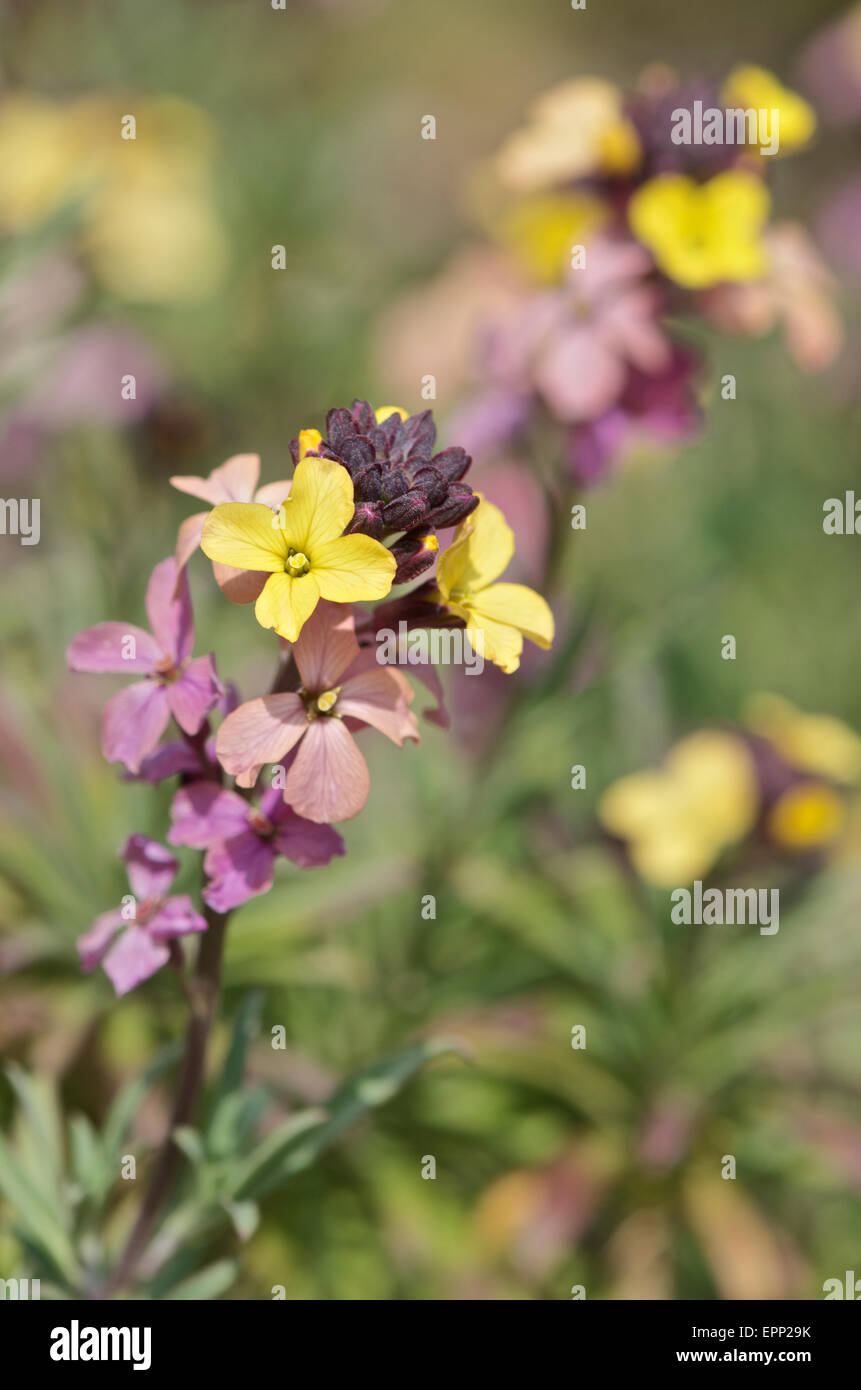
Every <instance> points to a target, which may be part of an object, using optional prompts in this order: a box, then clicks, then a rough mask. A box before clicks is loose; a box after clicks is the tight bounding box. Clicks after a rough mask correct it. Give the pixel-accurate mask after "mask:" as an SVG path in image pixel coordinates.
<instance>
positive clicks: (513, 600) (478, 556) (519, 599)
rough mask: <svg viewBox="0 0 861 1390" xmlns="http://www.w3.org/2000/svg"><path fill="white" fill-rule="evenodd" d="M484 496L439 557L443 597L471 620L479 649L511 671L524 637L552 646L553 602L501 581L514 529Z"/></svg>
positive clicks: (522, 586)
mask: <svg viewBox="0 0 861 1390" xmlns="http://www.w3.org/2000/svg"><path fill="white" fill-rule="evenodd" d="M477 496H478V497H479V498H481V500H480V502H479V504H478V506H477V507H476V509H475V511H474V512H471V513H470V515H469V516H468V517H466V518H465V520H463V521H462V522H461V523H460V525H459V526H458V528H457V530H456V531H455V533H454V540H453V541H452V543H451V545H450V546H449V547H448V549H447V550H445V551H444V552H443V553H442V555H441V556H440V558H439V561H438V563H437V570H436V582H437V588H438V598H439V600H440V602H442V603H443V604H445V606H446V607H447V608H448V609H449V612H451V613H454V614H456V615H457V617H458V618H462V619H463V621H464V622H465V623H466V634H467V637H468V638H469V640H470V643H471V645H472V647H473V648H474V649H475V651H477V652H479V653H480V654H481V655H482V656H486V657H487V659H488V660H489V661H492V662H494V663H495V665H497V666H501V667H502V669H503V671H505V672H506V674H508V675H510V674H511V672H512V671H516V670H517V668H518V666H519V665H520V653H521V652H522V651H523V639H524V637H528V638H529V640H530V642H534V643H535V644H536V646H538V647H543V648H544V649H545V651H546V650H548V648H549V647H550V646H551V644H552V642H553V633H554V623H553V614H552V613H551V611H550V606H549V604H547V603H546V602H545V600H544V599H543V598H542V597H541V595H540V594H536V592H535V590H534V589H529V588H527V586H526V585H525V584H495V583H494V582H493V581H494V580H495V579H497V578H498V577H499V575H500V574H502V572H503V570H504V569H505V568H506V566H507V565H508V563H509V561H510V560H511V557H512V556H513V554H514V533H513V532H512V530H511V527H510V526H509V525H508V523H507V522H506V520H505V517H504V516H503V515H502V512H501V511H500V510H499V508H498V507H495V506H494V505H493V503H492V502H487V501H485V499H484V498H483V497H481V493H478V494H477Z"/></svg>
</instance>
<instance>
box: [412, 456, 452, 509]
mask: <svg viewBox="0 0 861 1390" xmlns="http://www.w3.org/2000/svg"><path fill="white" fill-rule="evenodd" d="M413 487H420V488H421V489H422V492H426V493H427V499H428V506H430V507H439V506H441V505H442V503H443V502H444V501H445V500H446V498H447V497H448V483H447V482H446V480H445V478H444V477H443V475H442V474H441V473H439V472H438V471H437V469H436V468H433V467H431V465H430V464H425V466H424V467H423V468H418V469H416V471H415V473H414V474H413Z"/></svg>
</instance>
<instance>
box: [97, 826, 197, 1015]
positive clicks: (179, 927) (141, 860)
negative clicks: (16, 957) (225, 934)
mask: <svg viewBox="0 0 861 1390" xmlns="http://www.w3.org/2000/svg"><path fill="white" fill-rule="evenodd" d="M120 858H121V859H124V860H125V863H126V867H127V869H128V876H129V886H130V888H131V890H132V894H133V895H134V901H133V902H132V903H125V904H124V905H123V907H118V908H115V909H114V910H113V911H111V912H103V913H102V915H101V916H100V917H97V918H96V920H95V922H94V923H93V925H92V926H91V927H90V930H89V931H88V932H85V933H84V935H83V936H81V937H79V939H78V954H79V956H80V958H81V966H82V968H83V969H84V970H85V971H86V972H87V973H89V972H90V971H91V970H94V969H95V967H96V966H97V965H103V966H104V970H105V974H106V975H107V976H108V978H109V979H110V981H111V984H112V985H113V987H114V989H115V990H116V992H117V994H127V993H128V991H129V990H130V989H134V988H135V986H136V985H139V984H140V983H141V982H142V981H143V980H148V979H149V977H150V976H151V975H154V974H155V972H156V971H157V970H160V969H161V967H162V966H163V965H166V964H167V962H168V960H169V959H170V943H171V942H172V941H174V940H175V939H176V938H177V937H178V936H186V935H188V933H190V932H201V931H206V927H207V923H206V919H205V918H203V917H201V915H200V913H199V912H196V911H195V908H194V905H193V903H192V901H191V898H190V897H189V896H188V894H187V893H182V894H179V895H178V896H175V897H168V889H169V888H170V885H171V884H172V883H173V880H174V878H175V877H176V871H177V869H178V868H179V864H178V862H177V860H176V859H174V857H173V855H172V854H171V853H170V851H169V850H167V849H165V847H164V846H163V845H160V844H159V843H158V842H157V841H156V840H150V839H148V838H147V836H146V835H130V836H129V838H128V839H127V840H126V843H125V845H124V846H123V848H122V850H121V852H120ZM123 928H125V930H123V933H122V936H121V937H120V939H119V940H118V941H116V942H114V937H115V936H116V934H117V932H118V931H120V930H122V929H123ZM112 943H113V944H112Z"/></svg>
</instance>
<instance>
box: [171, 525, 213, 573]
mask: <svg viewBox="0 0 861 1390" xmlns="http://www.w3.org/2000/svg"><path fill="white" fill-rule="evenodd" d="M208 516H209V512H195V513H194V516H187V517H186V518H185V521H183V522H182V523H181V524H180V528H179V530H178V531H177V533H176V549H175V550H174V552H173V558H174V560H175V561H176V568H177V573H179V571H180V570H183V569H185V566H186V565H187V564H188V562H189V560H190V559H191V557H192V555H193V554H194V552H195V550H197V547H198V546H199V545H200V538H201V536H202V535H203V523H204V522H205V521H206V518H207V517H208Z"/></svg>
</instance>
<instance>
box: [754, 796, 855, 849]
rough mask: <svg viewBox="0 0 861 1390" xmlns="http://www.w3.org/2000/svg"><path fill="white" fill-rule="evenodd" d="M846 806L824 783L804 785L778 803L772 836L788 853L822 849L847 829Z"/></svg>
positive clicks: (770, 824)
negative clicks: (844, 828) (789, 851)
mask: <svg viewBox="0 0 861 1390" xmlns="http://www.w3.org/2000/svg"><path fill="white" fill-rule="evenodd" d="M845 822H846V803H845V802H844V800H843V798H842V797H841V796H838V794H837V792H835V791H834V790H833V788H832V787H828V786H826V785H825V784H824V783H822V782H800V783H799V784H798V785H797V786H794V787H790V788H789V790H788V791H785V792H784V793H783V795H782V796H781V797H779V798H778V800H777V801H776V802H775V803H774V805H773V806H772V808H771V812H770V814H769V817H768V832H769V834H770V836H771V838H772V839H773V840H774V841H775V843H776V844H778V845H780V846H781V848H783V849H788V850H800V851H802V852H803V851H805V850H811V849H819V848H820V847H821V846H822V845H827V844H828V843H829V841H831V840H833V839H834V838H835V837H836V836H837V835H838V834H839V832H840V831H841V830H842V829H843V826H844V824H845Z"/></svg>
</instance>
